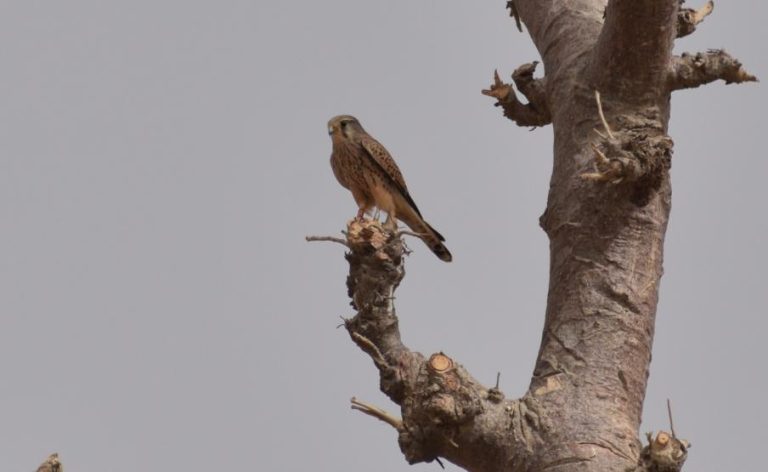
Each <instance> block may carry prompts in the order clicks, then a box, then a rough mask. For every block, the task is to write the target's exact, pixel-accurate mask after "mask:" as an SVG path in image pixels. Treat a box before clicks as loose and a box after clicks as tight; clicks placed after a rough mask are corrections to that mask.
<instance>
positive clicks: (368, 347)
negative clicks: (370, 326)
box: [349, 331, 389, 367]
mask: <svg viewBox="0 0 768 472" xmlns="http://www.w3.org/2000/svg"><path fill="white" fill-rule="evenodd" d="M349 334H350V336H352V339H353V340H354V341H355V342H356V343H357V344H358V345H359V346H360V347H361V348H362V349H363V350H364V351H365V352H367V353H368V355H369V356H371V358H372V359H373V362H374V363H376V365H377V366H380V367H389V363H387V360H386V359H385V358H384V355H383V354H382V353H381V350H380V349H379V348H378V346H376V345H375V344H373V341H371V340H370V339H368V338H366V337H365V336H363V335H362V334H360V333H356V332H354V331H350V333H349Z"/></svg>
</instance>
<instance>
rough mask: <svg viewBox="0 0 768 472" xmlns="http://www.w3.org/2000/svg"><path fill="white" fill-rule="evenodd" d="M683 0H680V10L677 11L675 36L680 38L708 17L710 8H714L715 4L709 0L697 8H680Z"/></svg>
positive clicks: (694, 29)
mask: <svg viewBox="0 0 768 472" xmlns="http://www.w3.org/2000/svg"><path fill="white" fill-rule="evenodd" d="M684 2H685V0H680V5H681V7H680V10H679V11H678V12H677V37H678V38H682V37H684V36H688V35H689V34H691V33H693V32H694V31H696V27H697V26H698V25H699V23H701V22H702V21H704V18H706V17H708V16H709V14H710V13H712V10H713V9H714V8H715V4H714V2H713V1H712V0H709V1H708V2H707V3H705V4H704V6H702V7H701V8H699V9H698V10H696V9H694V8H682V4H683V3H684Z"/></svg>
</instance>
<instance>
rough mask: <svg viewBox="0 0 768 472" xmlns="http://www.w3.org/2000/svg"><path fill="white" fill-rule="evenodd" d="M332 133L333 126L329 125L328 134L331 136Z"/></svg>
mask: <svg viewBox="0 0 768 472" xmlns="http://www.w3.org/2000/svg"><path fill="white" fill-rule="evenodd" d="M332 134H333V128H331V127H330V126H329V127H328V136H330V135H332Z"/></svg>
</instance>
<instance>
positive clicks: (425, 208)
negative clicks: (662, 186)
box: [0, 0, 768, 472]
mask: <svg viewBox="0 0 768 472" xmlns="http://www.w3.org/2000/svg"><path fill="white" fill-rule="evenodd" d="M504 4H505V2H504V1H503V0H498V1H494V2H469V1H437V0H392V1H389V2H381V1H379V2H374V1H360V0H346V1H341V0H329V1H324V2H317V1H305V0H295V1H282V2H278V1H273V2H265V1H255V0H250V1H245V0H243V1H224V0H222V1H216V2H213V1H207V2H203V1H195V0H185V1H181V0H175V1H170V0H152V1H148V0H132V1H130V2H128V1H121V2H117V1H105V0H101V1H96V0H92V1H85V0H69V1H53V0H47V1H44V0H3V1H0V64H1V65H2V72H0V242H1V244H0V310H1V311H0V372H1V373H2V381H1V382H0V470H2V471H4V472H16V471H22V472H23V471H31V470H34V469H35V467H37V465H38V464H39V463H40V462H41V461H42V460H43V459H44V458H45V457H46V456H47V455H48V454H49V453H50V452H53V451H58V452H59V453H60V454H61V458H62V460H63V462H64V465H65V467H66V470H67V471H68V472H104V471H108V472H129V471H130V472H136V471H142V472H144V471H146V472H153V471H158V472H159V471H169V470H184V471H190V472H204V471H205V472H207V471H212V470H222V471H226V470H245V469H247V470H264V471H282V470H286V471H304V470H318V471H321V470H329V471H330V470H332V471H339V472H346V471H359V470H361V468H365V470H367V471H370V472H378V471H393V470H429V471H435V470H438V466H437V465H435V464H429V465H420V466H417V467H415V468H412V469H409V468H408V465H407V464H406V463H405V461H404V459H403V457H402V454H401V453H400V451H399V449H398V447H397V442H396V434H395V432H394V431H393V430H392V429H391V428H390V427H388V426H386V425H384V424H383V423H380V422H377V421H375V420H373V419H371V418H368V417H366V416H364V415H361V414H359V413H356V412H352V411H350V410H349V403H348V401H349V398H350V397H351V396H353V395H355V396H357V397H359V398H361V399H363V400H367V401H370V402H373V403H376V404H378V405H380V406H382V407H384V408H386V409H388V410H389V411H394V412H396V411H397V409H396V408H394V407H393V405H392V404H391V403H389V402H388V400H387V399H386V398H385V397H384V396H383V395H382V394H380V393H379V392H378V388H377V386H378V379H377V374H376V371H375V369H374V367H373V365H372V363H371V361H370V360H369V359H368V358H367V357H366V356H365V355H364V354H363V353H362V352H361V351H360V350H359V349H357V348H356V347H355V346H353V344H352V343H351V342H350V341H349V339H348V337H347V334H346V332H344V331H343V330H339V329H336V326H337V324H338V323H339V321H340V320H339V316H348V315H350V314H351V311H350V307H349V306H348V300H347V297H346V288H345V285H344V282H345V275H346V270H347V267H346V263H345V261H344V259H343V251H342V249H343V248H341V247H340V246H337V245H332V244H319V243H313V244H307V243H305V242H304V240H303V237H304V235H306V234H338V232H339V231H340V230H341V229H342V228H343V227H344V224H345V222H346V221H347V220H348V219H349V218H350V217H352V216H353V214H354V212H355V205H354V203H353V201H352V198H351V196H350V195H349V194H348V192H346V191H345V190H343V189H342V188H341V187H340V186H339V185H338V184H337V183H336V181H335V179H334V177H333V175H332V173H331V170H330V167H329V164H328V157H329V154H330V140H329V139H328V136H327V134H326V126H325V125H326V121H327V120H328V118H330V117H331V116H333V115H336V114H340V113H350V114H354V115H356V116H357V117H358V118H360V120H361V121H362V123H363V125H364V126H365V127H366V128H367V129H368V130H369V131H370V132H371V133H372V134H373V135H374V136H376V137H378V138H379V139H380V140H381V141H382V142H383V143H385V145H386V146H387V147H388V148H389V150H390V151H391V152H392V153H393V155H394V156H395V157H396V159H397V160H398V162H399V164H400V167H401V169H402V170H403V172H404V174H405V176H406V179H407V181H408V184H409V187H410V188H411V190H412V194H413V196H414V198H415V200H416V202H417V203H418V204H419V207H420V208H421V210H422V212H423V213H424V214H425V216H426V217H427V219H428V220H429V221H430V223H432V224H433V225H434V226H435V227H436V228H437V229H438V230H439V231H440V232H441V233H443V234H444V235H445V236H446V239H447V244H448V247H449V248H450V249H451V251H452V252H453V254H454V258H455V262H453V263H452V264H444V263H442V262H440V261H438V260H437V259H436V258H435V257H434V256H433V255H432V254H431V253H430V252H429V251H428V250H427V249H426V248H425V247H423V245H421V244H420V243H419V242H418V241H415V242H413V244H412V245H411V246H412V248H413V249H414V253H413V255H412V256H411V257H410V258H409V260H408V262H407V273H408V275H407V277H406V279H405V281H404V283H403V285H402V286H401V288H400V289H399V291H398V292H397V302H396V303H397V308H398V313H399V315H400V316H401V327H402V330H403V334H404V339H405V341H406V343H407V344H409V345H410V346H411V347H412V348H414V349H417V350H420V351H422V352H425V353H431V352H433V351H437V350H443V351H445V352H446V353H448V354H449V355H451V356H453V357H454V358H455V359H457V360H458V361H459V362H461V363H463V364H464V365H466V366H467V367H468V368H469V369H470V370H471V371H472V373H473V374H474V375H475V376H476V377H477V378H478V379H480V380H482V381H484V382H486V383H488V384H490V383H492V382H493V381H494V379H495V375H496V372H497V371H501V372H502V377H501V386H502V388H503V389H504V390H505V392H506V393H507V395H508V396H510V397H512V396H519V395H520V394H522V393H523V392H524V391H525V388H526V387H527V385H528V381H529V378H530V374H531V370H532V368H533V362H534V359H535V355H536V352H537V349H538V345H539V340H540V332H541V326H542V323H543V314H544V303H545V296H546V287H547V268H548V251H547V246H548V244H547V239H546V236H545V234H544V233H543V232H542V231H541V230H540V229H539V228H538V225H537V219H538V216H539V215H540V214H541V212H542V211H543V210H544V207H545V199H546V194H547V189H548V183H549V172H550V169H551V159H552V157H551V149H552V143H551V138H552V130H551V128H544V129H540V130H537V131H534V132H529V131H528V130H527V129H524V128H518V127H516V126H514V125H513V124H512V123H511V122H509V121H507V120H505V119H504V118H502V115H501V111H500V110H499V109H497V108H494V107H492V106H491V105H492V100H491V99H489V98H487V97H483V96H482V95H480V90H481V89H482V88H484V87H486V86H487V85H488V84H489V83H490V80H491V77H492V73H493V70H494V68H499V71H500V72H501V73H502V75H504V76H506V77H508V75H509V74H510V73H511V71H512V70H513V69H514V68H515V67H516V66H517V65H519V64H521V63H523V62H529V61H531V60H534V59H538V55H537V53H536V51H535V49H534V48H533V45H532V43H531V41H530V39H529V37H528V36H527V34H521V33H518V32H517V30H516V29H515V27H514V23H513V22H512V20H511V19H510V18H509V17H508V16H507V13H506V12H505V10H504ZM767 13H768V7H766V6H765V4H764V3H762V2H744V1H739V2H721V3H718V5H717V6H716V8H715V12H714V14H713V15H712V16H711V17H710V18H709V19H708V20H707V21H706V22H705V23H704V25H702V26H701V29H700V31H699V32H697V33H696V34H695V35H693V36H691V37H689V38H685V39H683V40H681V41H679V42H678V49H679V50H681V51H682V50H690V51H701V50H705V49H707V48H720V47H723V48H726V49H727V50H728V51H730V52H732V53H734V54H735V55H736V56H737V57H739V58H740V59H741V60H742V61H743V62H744V63H745V64H746V65H747V67H748V69H749V70H750V71H751V72H753V73H755V74H757V75H758V76H759V77H762V78H764V79H765V78H766V77H768V62H766V59H765V45H766V44H768V41H766V40H767V39H768V38H767V37H766V32H765V27H764V24H763V23H764V18H765V17H766V14H767ZM767 97H768V94H766V92H765V88H764V87H763V86H761V85H754V84H753V85H743V86H727V87H726V86H724V85H722V83H718V84H715V85H710V86H708V87H705V88H702V89H697V90H694V91H684V92H678V93H676V94H675V95H674V99H673V108H672V122H671V134H672V137H673V138H674V140H675V154H674V157H673V169H672V178H673V185H674V197H673V210H672V219H671V223H670V227H669V233H668V237H667V243H666V264H665V276H664V278H663V281H662V287H661V303H660V305H659V314H658V323H657V330H656V333H657V335H656V343H655V347H654V356H653V365H652V369H651V378H650V387H649V391H648V396H647V401H646V405H645V415H644V418H645V421H644V423H643V427H642V431H646V430H655V429H659V428H666V427H667V420H666V409H665V404H664V401H665V399H666V398H667V397H670V398H672V400H673V403H674V408H675V427H676V430H677V432H678V434H679V435H681V436H683V437H686V438H688V439H689V440H690V441H692V443H693V446H694V447H693V449H692V450H691V453H690V459H689V463H688V465H687V469H688V470H696V471H699V472H714V471H722V470H755V468H756V467H757V464H761V463H763V462H764V458H763V449H764V444H763V443H764V436H765V434H764V433H765V431H764V430H765V428H764V425H765V424H766V423H767V422H768V408H766V406H765V399H764V396H765V390H766V388H767V387H768V381H767V379H766V367H765V360H766V357H767V356H768V343H767V342H766V339H765V337H766V331H767V330H768V321H767V320H766V316H767V315H768V313H766V311H767V310H766V306H768V295H766V293H768V290H766V275H765V274H766V266H768V249H766V242H767V241H768V223H766V215H767V214H768V212H766V204H767V203H768V186H767V185H766V178H767V177H768V164H766V157H765V154H766V152H765V144H764V141H763V140H764V139H765V134H766V127H765V124H764V123H765V118H764V117H765V105H766V98H767ZM437 316H440V317H441V319H440V320H439V321H437V320H436V319H435V317H437ZM436 327H439V329H436ZM448 468H449V469H452V470H456V468H455V467H452V466H449V467H448Z"/></svg>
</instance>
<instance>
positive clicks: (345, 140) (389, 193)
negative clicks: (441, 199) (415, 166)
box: [328, 115, 452, 262]
mask: <svg viewBox="0 0 768 472" xmlns="http://www.w3.org/2000/svg"><path fill="white" fill-rule="evenodd" d="M328 134H330V135H331V139H332V141H333V152H332V153H331V167H332V168H333V173H334V175H335V176H336V179H337V180H338V181H339V183H340V184H341V185H342V186H343V187H344V188H346V189H349V191H350V192H352V196H353V197H354V199H355V202H356V203H357V206H358V208H359V210H358V212H357V219H358V220H362V219H363V215H365V213H366V212H368V211H370V210H372V209H373V207H376V208H378V209H379V210H381V211H385V212H387V221H386V222H385V223H384V224H385V225H386V226H389V227H391V228H396V227H397V220H396V219H398V220H400V221H402V222H403V223H405V224H406V225H408V226H409V227H410V228H411V229H412V230H413V231H414V232H416V233H419V235H420V237H421V239H422V240H423V241H424V243H425V244H426V245H427V246H429V249H431V250H432V252H434V253H435V254H436V255H437V257H439V258H440V259H442V260H444V261H445V262H450V261H451V259H452V256H451V253H450V251H448V248H447V247H445V245H444V244H443V243H442V242H443V241H445V238H443V236H442V235H441V234H440V233H438V232H437V231H436V230H435V229H434V228H433V227H431V226H430V225H429V224H428V223H427V222H426V221H424V218H423V217H422V216H421V213H420V212H419V209H418V208H417V207H416V203H414V201H413V198H411V195H410V194H409V193H408V187H407V186H406V185H405V180H404V179H403V174H402V173H401V172H400V169H399V168H398V167H397V164H395V160H394V159H392V156H390V155H389V152H388V151H387V150H386V149H385V148H384V146H382V145H381V143H379V142H378V141H376V140H375V139H373V138H372V137H371V136H370V135H369V134H368V133H366V132H365V130H364V129H363V127H362V126H361V125H360V122H359V121H357V118H355V117H354V116H349V115H339V116H335V117H333V118H331V120H330V121H329V122H328Z"/></svg>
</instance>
